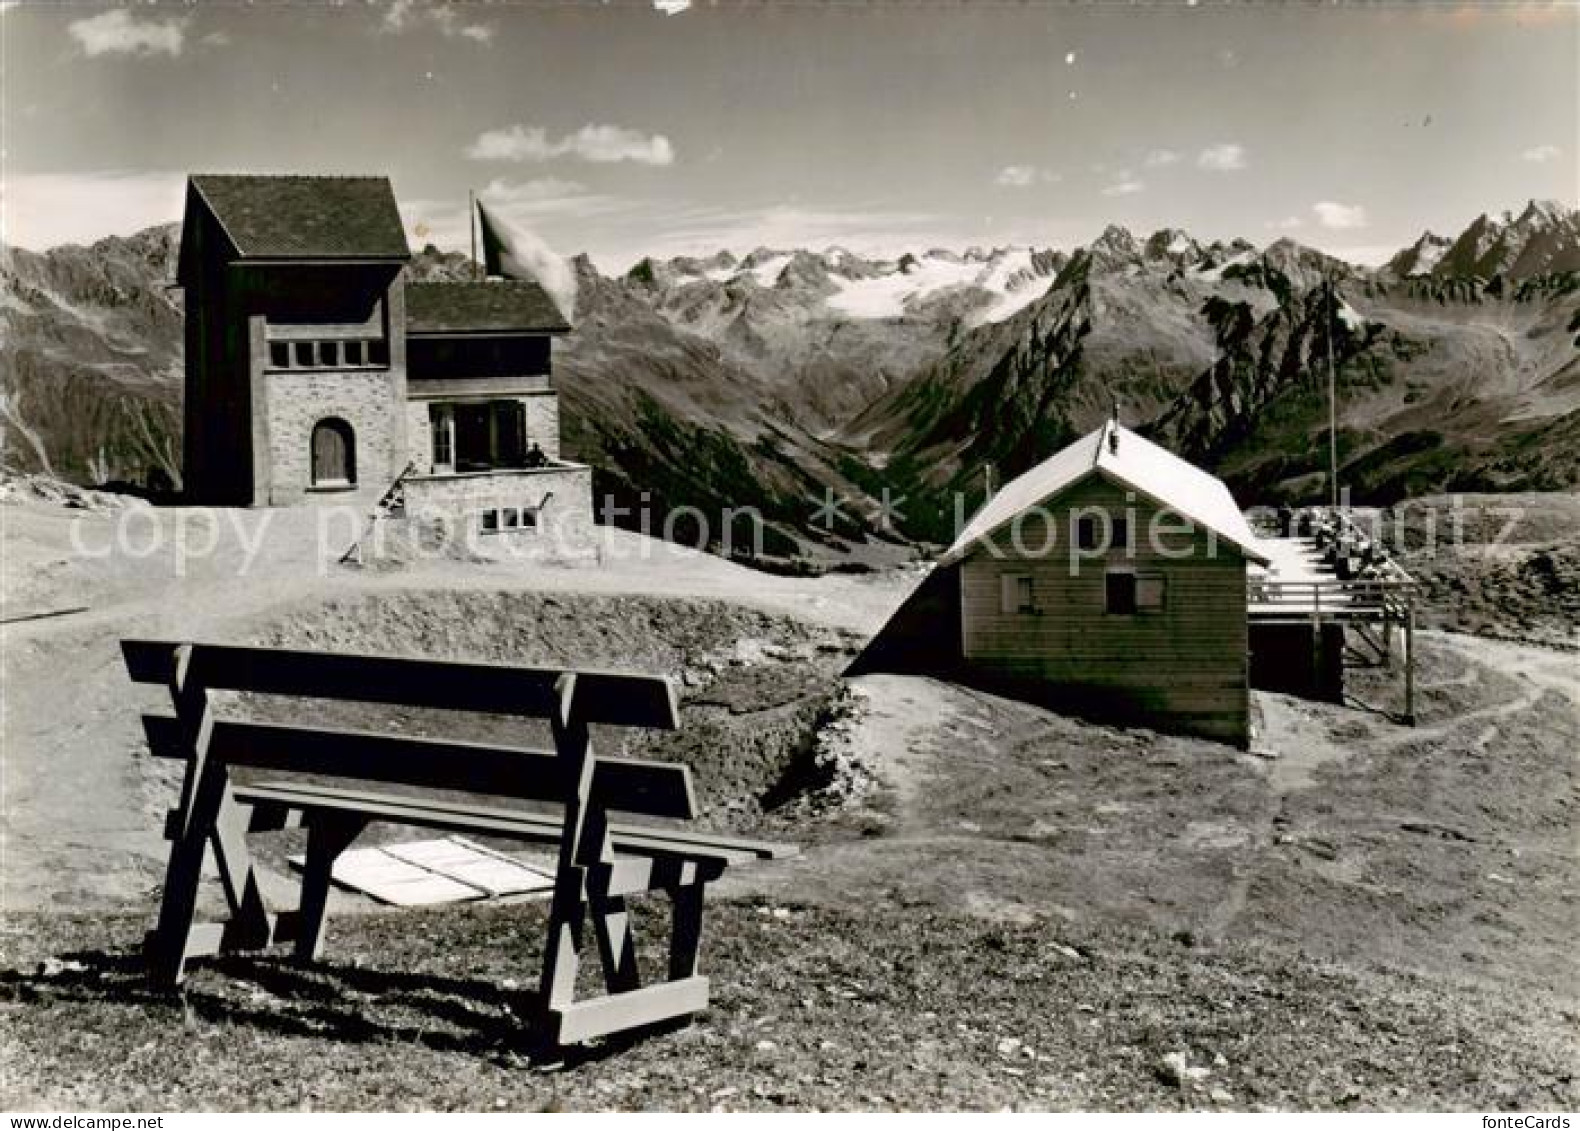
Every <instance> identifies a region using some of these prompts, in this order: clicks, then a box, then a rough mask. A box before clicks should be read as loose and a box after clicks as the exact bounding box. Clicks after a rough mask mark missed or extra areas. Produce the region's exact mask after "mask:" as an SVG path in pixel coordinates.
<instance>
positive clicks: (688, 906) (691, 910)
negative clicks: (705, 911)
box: [669, 883, 703, 982]
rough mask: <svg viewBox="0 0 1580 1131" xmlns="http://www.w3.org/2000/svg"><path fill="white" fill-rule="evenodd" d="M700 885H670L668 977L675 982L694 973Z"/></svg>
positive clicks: (698, 942)
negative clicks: (671, 906)
mask: <svg viewBox="0 0 1580 1131" xmlns="http://www.w3.org/2000/svg"><path fill="white" fill-rule="evenodd" d="M702 889H703V885H702V884H700V883H697V884H686V885H685V886H684V887H678V888H672V889H671V890H670V893H669V895H670V899H671V901H672V902H673V904H674V908H673V912H672V919H671V922H672V926H671V933H670V937H669V978H670V981H676V982H678V981H679V980H680V979H682V978H690V977H691V976H692V975H694V974H695V973H696V972H697V956H698V953H699V952H700V950H701V948H702Z"/></svg>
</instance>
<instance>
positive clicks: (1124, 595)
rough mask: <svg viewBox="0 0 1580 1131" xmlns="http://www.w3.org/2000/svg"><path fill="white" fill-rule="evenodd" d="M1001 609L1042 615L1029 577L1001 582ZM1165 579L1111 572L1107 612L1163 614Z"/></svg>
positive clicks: (1106, 585)
mask: <svg viewBox="0 0 1580 1131" xmlns="http://www.w3.org/2000/svg"><path fill="white" fill-rule="evenodd" d="M999 583H1000V586H1001V589H1000V609H1001V610H1002V611H1003V612H1006V613H1041V612H1042V611H1043V610H1042V609H1041V608H1039V607H1038V605H1037V594H1036V590H1035V589H1034V588H1033V585H1032V578H1031V576H1030V575H1029V574H1006V575H1004V576H1003V577H1001V578H1000V579H999ZM1163 600H1164V579H1163V578H1162V577H1161V576H1159V575H1157V574H1145V573H1136V572H1134V571H1133V570H1128V569H1124V570H1121V569H1111V570H1109V571H1108V572H1107V573H1105V574H1104V575H1103V611H1104V612H1105V613H1112V614H1114V615H1116V616H1134V615H1136V614H1137V613H1157V612H1162V611H1163Z"/></svg>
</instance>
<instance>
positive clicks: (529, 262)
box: [477, 200, 576, 322]
mask: <svg viewBox="0 0 1580 1131" xmlns="http://www.w3.org/2000/svg"><path fill="white" fill-rule="evenodd" d="M477 223H478V227H479V228H480V229H481V230H482V234H483V264H484V271H485V272H486V273H487V274H489V275H501V276H503V277H504V278H506V279H530V280H531V281H532V282H534V283H537V284H538V286H540V287H542V288H543V291H544V293H545V294H547V295H548V296H549V299H550V300H551V301H552V302H553V303H554V305H555V307H557V308H558V309H559V312H560V315H561V317H563V318H564V319H565V321H567V322H569V321H570V320H571V316H572V315H574V314H575V313H576V271H575V270H574V269H573V268H572V267H571V265H570V264H569V263H568V262H567V261H566V260H565V259H564V258H563V257H562V256H559V255H556V254H555V253H554V251H553V250H552V249H551V248H550V247H549V245H548V244H546V243H544V242H543V241H542V240H541V239H539V238H538V237H537V236H535V235H533V234H532V233H531V232H529V231H526V230H525V229H523V228H519V227H517V226H515V225H513V224H510V223H507V222H506V221H504V220H503V219H501V218H500V217H499V216H498V215H497V214H495V213H493V212H490V211H489V210H488V209H487V208H485V207H484V206H483V202H482V201H481V200H479V201H478V202H477Z"/></svg>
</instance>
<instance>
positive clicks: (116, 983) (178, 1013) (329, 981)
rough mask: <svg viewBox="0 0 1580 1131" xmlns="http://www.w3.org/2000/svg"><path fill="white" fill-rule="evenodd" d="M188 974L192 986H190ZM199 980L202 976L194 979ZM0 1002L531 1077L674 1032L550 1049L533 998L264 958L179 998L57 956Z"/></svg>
mask: <svg viewBox="0 0 1580 1131" xmlns="http://www.w3.org/2000/svg"><path fill="white" fill-rule="evenodd" d="M193 975H195V976H193ZM204 975H209V976H204ZM0 1000H5V1001H13V1002H16V1003H18V1004H24V1005H25V1004H30V1003H35V1002H60V1001H71V1002H78V1003H83V1004H93V1003H105V1004H115V1005H124V1006H133V1007H136V1008H138V1009H139V1010H142V1011H145V1012H146V1014H147V1015H148V1017H149V1018H150V1019H151V1020H152V1022H153V1023H156V1024H157V1023H159V1021H158V1019H159V1018H161V1016H162V1015H163V1016H168V1023H169V1024H171V1025H173V1026H177V1027H183V1028H188V1029H190V1028H194V1027H196V1026H199V1025H214V1026H245V1027H248V1028H252V1029H257V1030H259V1031H261V1032H266V1033H270V1034H274V1035H278V1036H284V1037H303V1038H312V1039H318V1040H325V1039H327V1040H334V1041H346V1042H351V1043H367V1042H398V1043H405V1044H412V1045H420V1046H422V1047H424V1048H427V1049H431V1050H433V1051H436V1052H453V1053H460V1054H463V1055H470V1056H479V1057H491V1058H501V1057H505V1058H510V1059H511V1060H512V1061H513V1062H518V1063H519V1062H522V1061H525V1062H526V1063H527V1064H528V1065H530V1066H532V1067H535V1068H539V1069H550V1068H552V1069H560V1068H573V1067H576V1066H579V1065H582V1064H587V1063H591V1062H595V1061H598V1060H602V1059H606V1058H607V1057H610V1056H613V1055H616V1054H618V1053H619V1052H621V1051H624V1050H625V1049H628V1048H630V1047H632V1046H633V1045H635V1044H638V1043H640V1042H642V1041H645V1040H648V1039H650V1038H652V1037H655V1036H658V1035H661V1034H663V1033H666V1032H672V1031H675V1030H677V1029H681V1028H684V1027H685V1026H686V1025H687V1024H689V1019H685V1018H681V1019H677V1020H674V1021H670V1022H665V1023H661V1024H658V1025H653V1026H649V1027H646V1028H643V1029H636V1030H631V1031H629V1032H627V1033H623V1034H620V1035H619V1036H617V1037H611V1038H607V1039H605V1040H603V1041H601V1042H598V1043H597V1044H594V1045H589V1046H571V1047H564V1046H556V1045H555V1044H553V1042H551V1041H549V1040H548V1039H547V1038H546V1036H545V1034H544V1032H543V1028H542V1025H541V1024H539V1023H538V1020H537V1019H538V1018H539V1016H540V1013H541V1011H540V1008H539V1002H540V1000H541V998H540V997H539V995H538V994H537V992H536V991H534V990H507V989H504V988H503V987H501V986H500V985H498V984H497V983H494V982H488V981H484V980H481V979H475V978H464V977H456V976H452V975H444V974H435V973H424V972H409V971H391V970H380V969H376V968H369V967H365V966H360V965H355V966H354V965H350V964H344V963H337V962H333V961H319V962H315V963H311V964H307V963H302V962H300V961H298V960H296V959H294V958H291V957H286V956H282V955H278V954H270V953H267V952H257V953H247V954H233V955H225V956H222V957H220V958H215V959H208V960H202V961H198V962H194V963H193V964H192V968H191V974H189V977H188V978H187V981H186V982H185V983H184V984H183V985H182V987H181V988H180V989H179V990H174V991H169V990H159V989H155V988H153V987H151V986H150V985H149V984H148V981H147V976H146V973H145V966H144V961H143V956H142V954H141V953H140V952H138V951H135V950H131V951H127V950H82V951H74V952H71V953H67V954H61V955H57V956H55V957H54V958H52V959H50V960H47V961H46V962H44V963H41V964H40V966H39V968H38V969H37V970H35V971H33V972H28V971H21V970H4V971H0Z"/></svg>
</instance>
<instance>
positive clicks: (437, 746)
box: [122, 640, 796, 1045]
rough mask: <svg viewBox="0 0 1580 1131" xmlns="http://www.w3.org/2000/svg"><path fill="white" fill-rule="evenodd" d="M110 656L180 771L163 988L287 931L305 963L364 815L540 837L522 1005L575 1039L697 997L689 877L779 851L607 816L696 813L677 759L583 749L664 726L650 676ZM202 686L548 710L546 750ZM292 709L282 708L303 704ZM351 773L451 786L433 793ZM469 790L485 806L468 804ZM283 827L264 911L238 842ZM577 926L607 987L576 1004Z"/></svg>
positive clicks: (669, 704) (298, 658)
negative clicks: (632, 906)
mask: <svg viewBox="0 0 1580 1131" xmlns="http://www.w3.org/2000/svg"><path fill="white" fill-rule="evenodd" d="M122 652H123V655H124V657H125V660H126V668H127V671H128V673H129V674H130V676H131V678H132V679H133V680H134V681H136V682H138V683H144V684H159V685H163V686H165V687H167V688H168V689H169V692H170V696H171V699H172V701H173V703H174V708H175V710H174V713H173V714H171V715H145V716H144V717H143V729H144V732H145V733H146V735H147V739H148V745H149V750H150V752H151V753H152V754H154V755H155V756H158V757H162V758H175V759H181V760H184V761H185V762H186V765H187V770H186V776H185V779H184V781H183V784H182V789H181V799H180V803H179V805H178V806H177V807H176V808H175V809H174V810H172V811H171V812H170V814H169V817H168V819H167V821H166V827H165V836H166V838H167V839H168V840H169V841H170V842H171V849H170V858H169V864H168V867H167V869H166V874H165V886H164V895H163V900H162V903H161V906H160V909H159V920H158V925H157V926H156V927H155V928H154V930H153V931H152V932H151V933H150V934H149V937H148V944H147V957H148V965H149V974H150V977H151V978H152V980H153V981H154V983H155V984H156V985H158V986H161V987H174V986H176V985H178V984H179V983H180V981H181V979H182V977H183V975H184V972H185V967H186V963H187V961H188V960H189V959H191V958H195V957H202V956H209V955H215V954H219V953H223V952H229V951H237V950H255V949H261V948H264V947H268V946H271V945H274V944H278V943H285V942H294V944H295V947H296V953H297V955H298V956H299V957H300V958H301V959H303V960H308V961H310V960H313V959H316V958H317V957H318V956H319V954H320V953H321V949H322V946H323V930H324V916H325V910H326V907H327V904H328V897H329V888H330V881H331V873H332V869H333V867H334V862H335V859H336V858H337V857H338V856H339V855H340V853H341V852H343V851H344V850H345V849H346V848H347V847H349V846H350V845H351V843H352V842H353V841H354V840H355V839H356V838H357V836H358V835H359V834H360V833H361V832H362V830H363V829H365V828H366V827H367V826H368V825H369V824H370V823H372V822H375V821H379V822H393V823H397V824H402V825H413V826H418V827H423V828H430V829H441V830H453V831H465V832H471V833H476V834H481V835H486V836H491V837H503V838H508V839H512V840H518V841H526V842H535V843H543V844H553V845H557V846H558V850H559V859H558V866H557V870H556V874H555V881H554V892H553V897H552V903H551V905H550V912H549V924H548V937H547V940H546V942H545V951H544V959H543V969H542V977H541V994H540V1005H541V1009H542V1013H543V1016H542V1021H543V1024H544V1027H545V1035H546V1036H547V1037H548V1039H549V1040H550V1041H552V1042H553V1043H555V1044H562V1045H569V1044H575V1043H578V1042H581V1041H586V1040H589V1039H592V1038H594V1037H598V1036H602V1035H605V1034H610V1033H616V1032H620V1031H623V1030H627V1029H632V1028H637V1027H641V1026H646V1025H651V1024H655V1023H658V1022H661V1021H666V1020H670V1019H673V1018H679V1017H684V1016H686V1015H689V1014H692V1013H695V1012H697V1011H699V1010H701V1009H703V1008H705V1007H706V1005H707V1001H708V982H707V979H706V978H705V977H703V976H701V975H699V974H698V973H697V957H698V948H699V943H700V941H701V931H702V905H703V889H704V886H705V885H706V884H707V883H708V882H709V881H711V880H714V879H717V878H718V877H719V875H720V874H722V873H723V871H724V869H725V868H726V867H727V866H729V865H730V864H735V863H741V862H745V861H750V860H760V859H770V858H775V857H782V856H788V855H793V854H794V853H795V851H796V850H795V848H794V847H793V846H789V845H781V844H770V843H764V842H758V841H750V840H742V839H739V838H735V837H727V836H717V835H713V834H708V833H699V832H695V831H691V830H687V829H684V828H677V827H675V826H673V825H671V826H657V825H649V824H630V823H621V822H619V821H616V820H612V819H611V817H610V814H611V813H624V814H629V815H635V816H641V817H648V818H655V817H656V818H669V819H672V820H687V819H690V818H692V817H694V816H695V812H696V799H695V795H694V793H693V790H692V783H691V775H690V771H689V770H688V769H687V767H685V766H683V765H674V764H665V763H657V762H648V761H642V760H634V759H624V758H604V757H597V756H595V755H594V754H593V752H592V743H591V739H590V737H589V729H588V728H589V727H590V726H593V725H600V724H602V725H611V726H624V727H649V728H659V729H667V730H673V729H675V728H676V727H677V726H678V722H679V720H678V715H677V709H676V702H675V692H674V688H673V687H672V685H671V684H670V682H669V681H668V680H667V679H664V678H661V677H656V676H650V675H637V674H629V673H619V672H601V671H560V670H552V669H543V668H531V667H515V666H508V665H503V664H472V663H454V662H446V661H438V660H428V659H417V658H408V657H394V656H357V655H336V654H325V653H319V652H309V651H292V650H286V649H275V648H240V647H229V646H224V645H213V644H199V643H185V642H169V641H147V640H129V641H123V642H122ZM212 691H237V692H251V693H254V694H256V695H261V696H270V697H275V696H284V697H293V698H303V699H317V700H347V701H355V702H359V703H367V704H382V705H386V706H402V707H412V708H441V709H446V710H455V711H470V712H483V713H488V714H494V715H505V716H516V717H522V718H537V719H546V720H548V722H549V723H550V726H551V728H552V734H553V746H554V748H553V749H552V750H535V749H529V748H526V747H518V746H503V745H493V744H486V743H478V742H466V741H458V740H452V739H440V738H418V737H412V736H409V735H404V734H396V733H388V732H383V731H364V730H344V729H333V728H330V727H324V726H311V725H284V724H280V723H275V722H262V721H257V720H255V719H247V718H229V717H223V716H222V715H221V713H220V712H219V711H218V709H217V708H216V705H215V703H214V702H213V701H212V700H211V696H210V692H212ZM299 706H300V708H301V709H300V710H295V711H293V712H292V714H293V715H303V716H306V715H307V714H308V712H309V711H310V709H311V708H310V706H309V705H308V704H300V705H299ZM237 767H246V768H248V771H249V773H254V772H257V771H270V772H279V773H292V774H311V775H316V776H322V777H331V778H334V779H336V782H337V784H334V785H324V784H319V783H318V782H316V781H307V780H301V779H292V780H282V781H270V782H263V783H249V784H240V783H238V782H237V781H236V780H235V779H234V778H233V775H232V770H233V769H234V768H237ZM368 785H374V786H382V787H389V786H399V787H403V788H405V789H408V790H409V789H410V788H412V787H417V788H419V789H426V790H443V791H456V792H459V793H464V794H466V795H468V797H467V798H466V799H464V800H463V799H450V800H441V799H437V798H434V797H431V796H422V795H412V794H411V793H409V792H396V791H383V792H381V791H377V790H372V789H367V788H364V787H365V786H368ZM477 795H482V796H483V797H484V798H485V799H487V801H488V803H487V804H477V803H473V802H472V801H471V799H470V798H471V797H472V796H477ZM522 801H536V802H547V803H550V806H551V810H550V811H549V812H547V813H537V812H531V811H529V810H526V809H524V808H522V807H521V806H520V805H519V804H513V803H519V802H522ZM296 824H300V825H302V826H304V827H305V829H306V831H307V849H306V857H305V863H304V866H303V869H302V879H301V892H300V899H299V902H298V906H297V907H296V908H293V909H282V910H276V909H274V908H272V907H270V906H269V904H268V902H267V901H266V900H265V898H264V895H263V892H262V889H261V887H260V884H259V874H258V871H257V867H256V865H255V863H254V861H253V859H252V856H251V854H250V850H249V846H248V843H247V839H246V838H247V834H248V833H251V832H264V831H270V830H275V829H281V828H285V827H288V826H291V825H296ZM210 848H212V850H213V852H214V857H215V862H216V864H217V866H218V870H219V875H220V880H221V883H222V886H223V888H224V892H225V898H226V901H227V903H228V905H229V909H230V913H229V917H228V918H227V919H226V920H225V921H224V922H221V923H195V922H194V912H195V908H196V902H197V896H198V887H199V883H200V880H201V877H202V871H203V864H204V860H205V858H206V855H207V852H208V850H209V849H210ZM653 891H662V892H664V893H666V894H667V895H668V896H669V897H670V899H671V901H672V917H671V918H672V929H671V938H670V947H669V964H668V977H667V979H666V980H664V981H658V982H654V983H652V984H650V985H646V986H644V985H642V984H641V979H640V977H639V974H638V970H637V963H636V954H635V950H634V947H633V939H632V932H631V923H630V918H629V913H628V908H627V904H626V899H627V897H628V896H631V895H637V894H640V893H644V892H653ZM588 918H590V919H591V926H592V928H593V933H594V935H595V937H596V939H597V945H598V954H599V958H600V960H601V964H602V967H603V974H604V981H605V983H606V986H607V990H608V992H607V993H606V994H604V995H603V996H600V997H595V998H590V999H585V1000H581V1001H578V1000H576V998H575V987H576V973H577V969H578V965H579V962H580V959H581V954H582V947H583V936H584V933H585V926H586V921H587V919H588Z"/></svg>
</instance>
